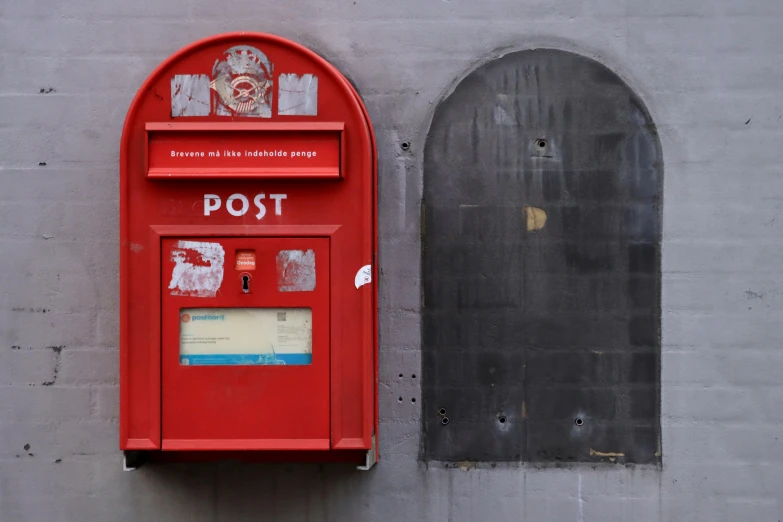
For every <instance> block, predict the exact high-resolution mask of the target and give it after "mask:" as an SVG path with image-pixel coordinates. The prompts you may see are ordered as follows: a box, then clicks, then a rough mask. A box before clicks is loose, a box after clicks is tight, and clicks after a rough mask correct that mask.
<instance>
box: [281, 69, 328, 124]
mask: <svg viewBox="0 0 783 522" xmlns="http://www.w3.org/2000/svg"><path fill="white" fill-rule="evenodd" d="M278 82H279V84H278V95H277V114H279V115H280V116H317V115H318V77H317V76H315V75H314V74H303V75H302V76H299V75H296V74H281V75H280V77H279V78H278Z"/></svg>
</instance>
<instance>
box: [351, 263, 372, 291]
mask: <svg viewBox="0 0 783 522" xmlns="http://www.w3.org/2000/svg"><path fill="white" fill-rule="evenodd" d="M368 283H372V265H364V266H363V267H361V268H360V269H359V271H358V272H356V277H354V278H353V284H355V285H356V288H360V287H362V286H364V285H366V284H368Z"/></svg>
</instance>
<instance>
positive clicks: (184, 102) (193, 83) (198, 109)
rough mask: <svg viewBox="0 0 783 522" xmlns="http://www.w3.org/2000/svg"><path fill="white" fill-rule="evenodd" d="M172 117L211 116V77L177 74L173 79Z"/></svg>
mask: <svg viewBox="0 0 783 522" xmlns="http://www.w3.org/2000/svg"><path fill="white" fill-rule="evenodd" d="M171 116H172V118H178V117H180V116H209V76H207V75H206V74H175V75H174V76H173V77H172V78H171Z"/></svg>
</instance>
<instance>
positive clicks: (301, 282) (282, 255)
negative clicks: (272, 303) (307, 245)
mask: <svg viewBox="0 0 783 522" xmlns="http://www.w3.org/2000/svg"><path fill="white" fill-rule="evenodd" d="M276 266H277V289H278V290H279V291H280V292H312V291H313V290H315V252H313V251H312V250H307V251H305V250H281V251H280V252H278V254H277V263H276Z"/></svg>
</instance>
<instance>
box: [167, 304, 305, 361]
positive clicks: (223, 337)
mask: <svg viewBox="0 0 783 522" xmlns="http://www.w3.org/2000/svg"><path fill="white" fill-rule="evenodd" d="M179 324H180V357H179V360H180V364H182V365H185V366H231V365H305V364H310V363H311V362H312V359H313V321H312V311H311V310H310V309H309V308H186V309H182V310H181V311H180V322H179Z"/></svg>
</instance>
